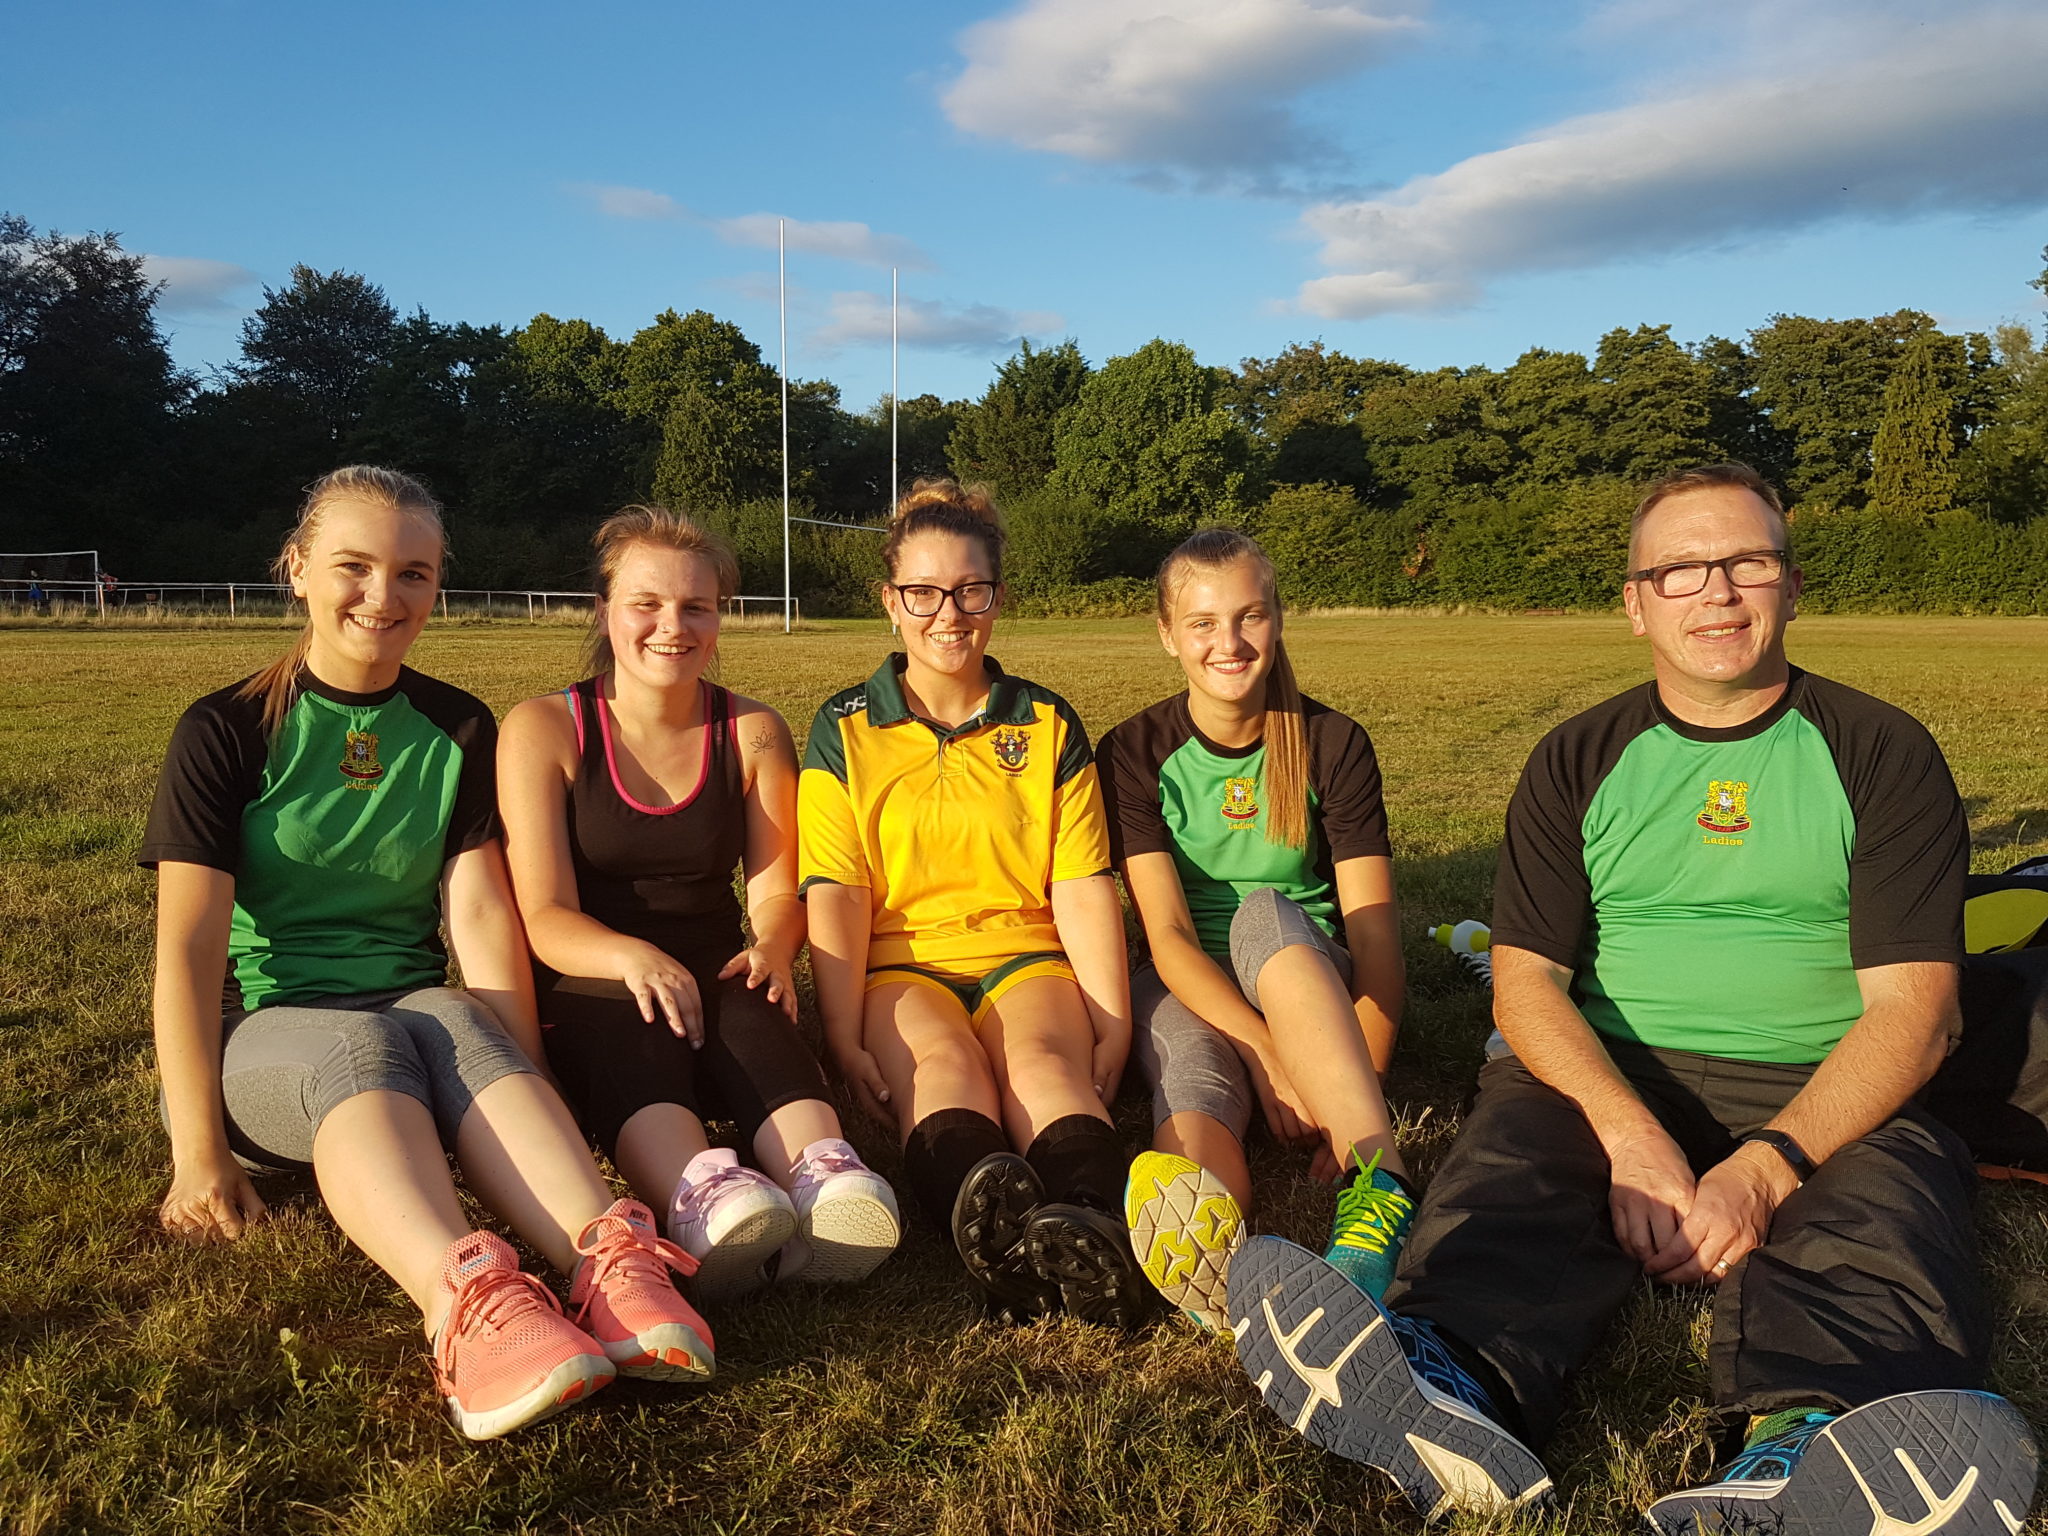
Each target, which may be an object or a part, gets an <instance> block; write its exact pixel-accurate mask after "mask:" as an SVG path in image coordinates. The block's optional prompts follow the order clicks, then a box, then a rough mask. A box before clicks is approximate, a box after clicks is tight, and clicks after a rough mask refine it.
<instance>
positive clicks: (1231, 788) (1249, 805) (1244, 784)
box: [1222, 779, 1259, 823]
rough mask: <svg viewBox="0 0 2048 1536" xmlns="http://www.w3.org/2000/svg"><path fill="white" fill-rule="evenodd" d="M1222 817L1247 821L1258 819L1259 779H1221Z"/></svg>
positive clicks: (1235, 820) (1234, 820)
mask: <svg viewBox="0 0 2048 1536" xmlns="http://www.w3.org/2000/svg"><path fill="white" fill-rule="evenodd" d="M1222 811H1223V819H1224V820H1225V821H1233V822H1240V823H1242V822H1249V821H1255V820H1257V819H1258V814H1259V781H1258V780H1257V779H1225V780H1224V781H1223V805H1222Z"/></svg>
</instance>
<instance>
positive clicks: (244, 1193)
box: [141, 465, 711, 1439]
mask: <svg viewBox="0 0 2048 1536" xmlns="http://www.w3.org/2000/svg"><path fill="white" fill-rule="evenodd" d="M443 552H444V551H443V542H442V535H441V520H440V509H439V508H438V507H437V506H436V505H435V503H434V500H433V498H432V497H431V496H429V495H428V494H427V492H426V491H425V490H424V489H423V488H422V487H421V486H420V485H419V484H418V483H417V482H415V481H413V480H410V479H408V478H407V477H406V476H404V475H401V474H398V473H397V472H395V471H393V470H388V469H377V468H373V467H369V466H364V465H356V466H351V467H349V468H346V469H338V470H336V471H334V472H333V473H332V474H330V475H327V476H325V477H324V478H322V479H321V480H320V481H318V482H317V483H316V484H315V485H314V486H313V487H312V488H311V491H310V494H309V495H308V496H307V498H306V502H305V505H304V508H303V509H302V511H301V513H300V516H299V521H298V526H297V527H296V528H295V529H294V530H293V531H292V534H291V537H290V538H289V540H288V541H287V542H286V544H285V548H284V553H283V555H282V556H281V557H280V558H279V562H278V570H279V575H280V578H281V579H282V580H284V581H287V582H289V583H290V585H291V589H292V591H293V593H294V595H295V596H297V597H298V598H299V599H300V600H301V601H303V602H304V603H305V605H306V614H307V623H306V627H305V629H304V630H303V631H302V632H301V633H300V635H299V638H298V641H297V642H296V643H295V644H294V645H293V647H292V649H291V651H290V652H289V653H288V654H287V655H286V656H284V657H283V658H282V659H280V660H279V661H277V662H276V663H274V664H273V665H271V666H269V667H266V668H265V669H264V670H263V671H261V672H259V673H257V674H256V675H255V676H254V677H251V678H248V679H245V680H244V681H243V682H241V683H237V684H234V685H232V686H230V687H227V688H224V689H222V690H220V691H219V692H218V693H213V694H209V695H208V696H207V697H205V698H203V699H201V700H199V701H198V702H197V703H196V704H194V705H192V707H191V708H189V709H188V710H186V711H185V714H184V716H183V718H182V719H180V720H179V722H178V726H177V730H176V731H175V733H174V734H173V736H172V738H171V745H170V752H169V755H168V758H167V760H166V761H165V763H164V768H163V773H162V776H161V778H160V779H159V781H158V784H157V791H156V800H155V804H154V805H153V807H152V808H151V811H150V817H149V827H148V830H147V832H146V833H145V835H144V841H143V847H142V853H141V861H142V863H144V864H145V865H147V866H150V867H152V868H154V869H155V870H156V871H157V952H156V1007H155V1012H156V1045H157V1065H158V1069H159V1071H160V1073H161V1075H162V1079H163V1108H164V1119H165V1123H166V1125H167V1126H168V1128H169V1130H170V1139H171V1162H172V1174H171V1188H170V1193H169V1194H168V1195H167V1196H166V1197H165V1199H164V1202H163V1209H162V1212H161V1219H162V1222H163V1225H164V1227H165V1229H166V1230H168V1231H169V1232H170V1233H171V1234H172V1235H173V1236H176V1237H179V1238H182V1239H184V1240H186V1241H188V1242H213V1241H232V1240H233V1239H236V1238H238V1237H240V1236H241V1235H242V1233H243V1232H244V1231H245V1230H246V1228H247V1227H248V1225H249V1224H250V1223H251V1222H253V1221H256V1220H259V1219H260V1218H261V1217H263V1216H264V1215H265V1214H266V1212H265V1209H264V1204H263V1201H262V1199H261V1197H259V1196H258V1195H257V1193H256V1189H255V1186H254V1185H253V1184H252V1183H251V1182H250V1177H249V1171H250V1169H252V1168H255V1169H259V1170H260V1169H262V1168H279V1169H300V1170H303V1169H308V1168H310V1169H311V1170H312V1173H313V1175H314V1177H315V1178H316V1179H317V1180H318V1182H319V1186H320V1192H321V1194H322V1195H323V1196H324V1197H325V1198H326V1201H327V1207H328V1210H329V1211H330V1213H331V1214H332V1215H333V1216H334V1219H335V1221H336V1222H337V1223H338V1224H339V1225H340V1227H341V1229H342V1231H343V1232H345V1233H347V1235H348V1236H349V1238H350V1239H351V1240H352V1241H354V1243H355V1244H356V1246H357V1247H359V1248H361V1249H362V1250H363V1252H364V1253H365V1254H367V1255H368V1256H369V1257H370V1259H371V1260H372V1261H373V1262H375V1263H376V1264H377V1266H378V1267H379V1268H381V1269H383V1270H384V1271H385V1273H387V1274H388V1275H390V1276H391V1277H392V1278H393V1279H394V1280H396V1281H397V1282H398V1284H399V1285H400V1286H401V1287H403V1288H404V1290H405V1291H406V1293H407V1294H408V1295H409V1296H410V1297H411V1298H412V1300H413V1301H414V1302H415V1303H417V1304H418V1306H419V1308H420V1310H421V1312H422V1313H423V1314H424V1320H425V1326H426V1331H427V1334H428V1337H429V1338H430V1339H431V1340H432V1341H433V1368H434V1378H435V1381H436V1383H437V1385H438V1387H439V1390H440V1392H441V1394H442V1397H443V1399H444V1400H445V1402H446V1404H447V1407H448V1410H449V1412H450V1414H451V1415H452V1416H453V1418H454V1420H455V1423H456V1425H457V1427H458V1428H460V1429H461V1431H462V1432H463V1433H464V1434H465V1435H468V1436H469V1437H471V1438H472V1439H487V1438H490V1437H493V1436H497V1435H502V1434H505V1433H507V1432H508V1431H510V1430H513V1429H516V1428H518V1427H519V1426H521V1425H523V1424H527V1423H530V1422H532V1421H533V1420H535V1419H538V1418H542V1417H545V1416H546V1415H548V1414H550V1413H553V1412H555V1411H556V1410H557V1409H560V1408H564V1407H567V1406H568V1405H569V1404H571V1403H574V1402H577V1401H579V1400H580V1399H582V1398H584V1397H587V1396H588V1395H589V1394H590V1393H591V1392H592V1391H594V1390H595V1389H597V1388H598V1387H601V1386H603V1385H604V1384H605V1383H606V1382H608V1381H610V1380H611V1379H612V1377H613V1376H614V1375H617V1374H623V1375H630V1376H651V1377H657V1378H662V1379H671V1380H687V1379H696V1378H702V1377H704V1376H708V1375H709V1374H710V1372H711V1334H710V1332H709V1330H708V1329H706V1328H705V1327H704V1324H703V1322H702V1320H701V1319H700V1318H698V1316H697V1314H696V1313H695V1312H693V1311H692V1310H691V1309H690V1307H689V1304H688V1303H687V1302H685V1301H684V1300H683V1298H682V1297H681V1295H679V1294H678V1293H677V1291H676V1289H675V1286H674V1284H673V1283H672V1281H671V1278H670V1271H671V1270H677V1271H681V1272H683V1273H685V1274H687V1273H688V1272H689V1270H690V1269H691V1268H692V1267H693V1265H692V1263H691V1261H690V1260H689V1258H688V1257H687V1256H686V1255H684V1254H683V1253H681V1252H680V1251H679V1250H678V1249H676V1248H675V1247H674V1246H673V1245H671V1244H669V1243H666V1242H663V1241H661V1240H660V1239H659V1238H658V1237H657V1236H656V1235H655V1233H654V1230H653V1224H652V1219H651V1217H650V1215H649V1213H648V1211H647V1210H646V1208H645V1207H643V1206H641V1205H639V1204H638V1203H637V1202H634V1201H630V1200H620V1201H614V1200H613V1199H612V1196H611V1191H610V1190H609V1189H608V1188H607V1187H606V1185H605V1182H604V1179H603V1178H602V1176H601V1175H600V1174H599V1173H598V1170H597V1166H596V1164H595V1163H594V1162H593V1161H592V1159H591V1157H590V1153H589V1151H588V1150H587V1148H586V1147H585V1146H584V1143H583V1138H582V1137H581V1136H580V1135H579V1134H578V1132H577V1130H576V1125H575V1122H574V1120H573V1119H571V1118H570V1115H569V1112H568V1109H567V1107H566V1106H565V1105H564V1104H563V1103H562V1101H561V1099H560V1097H559V1096H557V1094H556V1093H555V1090H554V1089H553V1087H551V1086H550V1085H549V1083H548V1082H547V1080H546V1079H545V1078H543V1077H541V1076H540V1075H539V1074H538V1073H537V1072H536V1070H535V1067H534V1063H535V1062H537V1061H538V1060H539V1059H540V1035H539V1029H538V1026H537V1024H536V1022H535V1018H534V1003H533V984H532V978H531V974H530V971H529V969H528V964H527V958H526V946H525V944H524V942H523V939H522V936H521V933H520V927H519V916H518V913H517V912H516V911H515V910H514V909H513V906H512V898H511V892H510V890H509V889H508V888H507V884H506V877H505V865H504V859H503V856H502V854H501V852H500V845H499V834H498V817H497V798H496V792H495V787H494V783H493V777H492V757H493V752H494V749H495V745H496V740H497V731H496V727H495V724H494V723H493V721H492V719H491V714H490V711H489V710H488V709H486V708H485V707H484V705H483V704H482V703H480V702H479V701H478V700H476V699H474V698H472V697H471V696H470V695H468V694H466V693H464V692H462V691H461V690H460V689H458V688H452V687H450V686H449V685H448V684H446V683H441V682H436V681H435V680H434V679H432V678H430V677H423V676H421V675H420V674H419V673H417V672H415V671H413V670H412V669H411V668H409V667H407V666H406V665H405V664H404V661H405V655H406V653H407V651H408V650H409V649H410V648H411V646H412V643H413V640H414V639H415V638H416V637H417V636H418V634H419V632H420V629H421V627H422V626H423V625H424V624H425V623H426V621H427V617H428V615H429V614H430V613H431V612H432V611H433V606H434V599H435V595H436V594H437V592H438V591H439V589H440V581H441V562H442V555H443ZM444 919H445V922H446V928H447V935H448V946H447V949H444V948H443V947H442V941H441V929H442V926H443V921H444ZM451 950H452V951H453V956H454V959H455V960H456V961H457V963H458V964H460V966H461V967H462V977H463V981H464V984H465V985H464V987H463V988H462V989H459V990H458V989H456V988H453V987H450V986H448V985H447V973H448V960H449V951H451ZM223 975H225V977H226V996H225V998H223V992H222V977H223ZM451 1152H452V1153H453V1154H454V1156H455V1160H456V1162H457V1164H458V1165H459V1166H460V1167H461V1169H462V1172H463V1176H464V1178H465V1180H466V1181H467V1183H468V1185H469V1188H470V1190H471V1192H472V1193H473V1194H475V1196H476V1197H477V1198H478V1199H479V1200H480V1201H482V1202H483V1204H484V1205H486V1206H487V1207H489V1208H490V1209H491V1210H492V1211H494V1212H495V1213H496V1214H497V1215H498V1216H500V1217H501V1218H502V1219H503V1220H504V1221H505V1222H506V1223H507V1224H508V1225H510V1226H511V1227H512V1228H513V1229H514V1230H515V1231H516V1232H518V1233H519V1235H520V1236H521V1237H522V1238H524V1239H525V1240H526V1241H527V1242H528V1243H529V1244H531V1245H532V1246H533V1247H534V1248H536V1249H538V1250H540V1252H541V1253H543V1254H545V1255H546V1256H547V1258H548V1259H549V1260H550V1261H551V1262H552V1263H554V1265H555V1266H556V1267H557V1268H558V1269H560V1270H561V1271H562V1272H563V1273H564V1274H565V1275H567V1276H569V1278H570V1288H569V1300H570V1306H571V1308H572V1309H573V1310H571V1311H570V1312H569V1313H567V1314H565V1313H564V1310H563V1307H562V1304H561V1302H560V1301H558V1300H557V1299H556V1297H555V1295H554V1293H553V1292H552V1291H550V1290H549V1289H548V1288H547V1287H546V1286H545V1285H543V1284H542V1283H541V1281H540V1280H539V1279H537V1278H536V1277H534V1276H532V1275H529V1274H527V1273H525V1272H524V1271H522V1270H521V1268H520V1267H519V1260H518V1257H517V1255H516V1254H515V1253H514V1252H513V1250H512V1248H511V1246H510V1245H509V1244H507V1243H506V1242H505V1241H504V1240H503V1239H502V1238H499V1237H497V1236H496V1235H494V1234H492V1233H489V1232H479V1231H473V1230H471V1228H470V1225H469V1221H468V1219H467V1217H466V1216H465V1215H464V1213H463V1208H462V1202H461V1200H460V1199H459V1198H458V1196H457V1194H456V1190H455V1185H454V1182H453V1180H452V1179H451V1178H450V1177H449V1172H448V1156H447V1155H448V1154H449V1153H451Z"/></svg>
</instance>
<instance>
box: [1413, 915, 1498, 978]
mask: <svg viewBox="0 0 2048 1536" xmlns="http://www.w3.org/2000/svg"><path fill="white" fill-rule="evenodd" d="M1429 936H1430V937H1431V938H1432V939H1435V940H1436V941H1437V943H1439V944H1441V945H1443V947H1444V948H1445V949H1448V950H1449V951H1450V952H1451V953H1452V954H1454V955H1456V956H1457V957H1458V963H1459V964H1460V965H1462V966H1464V967H1465V969H1466V970H1468V971H1470V972H1471V973H1472V974H1473V975H1474V976H1476V977H1478V978H1479V979H1480V980H1481V981H1483V982H1485V983H1486V985H1488V986H1489V987H1490V986H1492V985H1493V956H1492V954H1491V953H1489V951H1490V950H1491V949H1492V947H1493V930H1492V929H1491V928H1489V927H1487V926H1486V924H1484V923H1482V922H1479V921H1477V920H1476V919H1474V918H1469V917H1468V918H1466V919H1465V921H1464V922H1462V923H1438V924H1437V925H1436V926H1435V927H1434V928H1432V929H1430V930H1429Z"/></svg>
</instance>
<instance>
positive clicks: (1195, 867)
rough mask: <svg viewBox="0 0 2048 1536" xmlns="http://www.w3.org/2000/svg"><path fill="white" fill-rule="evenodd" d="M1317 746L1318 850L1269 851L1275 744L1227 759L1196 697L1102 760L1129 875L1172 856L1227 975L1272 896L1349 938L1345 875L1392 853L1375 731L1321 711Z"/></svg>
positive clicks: (1128, 725) (1105, 749)
mask: <svg viewBox="0 0 2048 1536" xmlns="http://www.w3.org/2000/svg"><path fill="white" fill-rule="evenodd" d="M1301 712H1302V724H1303V726H1304V727H1305V729H1306V731H1307V735H1308V783H1309V797H1308V798H1309V838H1308V846H1307V847H1306V848H1289V847H1288V846H1286V845H1285V844H1284V843H1270V842H1268V841H1266V818H1265V813H1266V805H1265V795H1264V791H1263V787H1262V786H1263V784H1264V778H1263V775H1264V772H1265V767H1266V744H1265V742H1264V741H1263V740H1261V741H1257V742H1254V743H1253V744H1252V745H1251V746H1249V747H1226V746H1222V745H1220V744H1219V743H1217V742H1214V741H1211V740H1210V739H1209V738H1208V737H1207V736H1204V735H1203V734H1202V732H1201V731H1200V730H1199V729H1198V728H1197V727H1196V725H1195V722H1194V718H1193V716H1191V715H1190V714H1189V713H1188V696H1187V694H1186V692H1184V691H1183V692H1181V693H1177V694H1175V695H1174V696H1173V697H1172V698H1170V699H1161V700H1160V701H1159V702H1158V703H1157V704H1154V705H1153V706H1152V707H1151V708H1150V709H1146V710H1141V711H1140V712H1139V713H1137V714H1135V715H1133V716H1131V718H1130V719H1128V720H1126V721H1124V723H1123V724H1122V725H1119V726H1117V727H1115V728H1114V729H1113V730H1111V731H1110V732H1109V734H1107V735H1106V736H1104V737H1103V738H1102V740H1101V742H1100V743H1099V744H1098V745H1097V747H1096V749H1095V753H1096V766H1097V770H1098V771H1099V772H1100V774H1101V775H1102V790H1103V797H1104V799H1105V800H1106V801H1107V802H1108V807H1109V837H1110V850H1111V853H1112V854H1113V856H1114V857H1115V859H1116V862H1117V865H1118V867H1122V865H1123V862H1124V860H1126V859H1128V858H1129V857H1130V856H1131V855H1132V854H1137V853H1170V854H1172V855H1173V864H1174V868H1175V869H1176V870H1177V871H1179V873H1180V884H1181V889H1182V890H1183V891H1184V892H1185V893H1186V894H1187V899H1188V915H1189V916H1190V917H1191V918H1193V919H1194V923H1195V935H1196V937H1197V938H1198V939H1199V940H1200V941H1201V945H1202V948H1203V949H1204V950H1206V951H1207V952H1208V953H1209V954H1210V955H1211V956H1213V957H1215V958H1216V959H1217V960H1218V961H1219V962H1221V963H1222V964H1223V965H1224V966H1225V967H1226V969H1227V968H1228V966H1229V957H1230V920H1231V919H1232V918H1233V917H1235V916H1236V915H1237V909H1238V906H1239V904H1240V903H1241V902H1243V900H1244V898H1245V897H1246V896H1247V895H1249V894H1250V893H1251V892H1253V891H1256V890H1260V889H1262V888H1265V887H1271V888H1272V889H1274V890H1277V891H1279V892H1280V893H1281V894H1282V895H1285V896H1289V897H1292V898H1293V899H1294V900H1295V901H1296V902H1298V903H1300V905H1301V906H1302V908H1303V909H1304V910H1306V911H1307V913H1308V914H1309V916H1310V917H1312V918H1314V919H1315V921H1316V923H1317V925H1318V926H1320V927H1321V928H1322V930H1323V931H1324V932H1325V933H1327V934H1329V935H1330V936H1331V937H1332V938H1334V939H1337V940H1339V941H1340V942H1341V941H1342V939H1343V937H1344V929H1343V916H1342V914H1341V913H1340V912H1339V911H1338V908H1337V875H1336V865H1337V863H1338V862H1339V861H1341V860H1344V859H1356V858H1369V857H1372V856H1375V855H1385V854H1387V853H1389V852H1391V849H1390V848H1389V845H1388V843H1387V813H1386V807H1385V806H1384V805H1382V804H1381V802H1380V767H1379V760H1378V759H1377V758H1376V757H1374V755H1373V750H1372V742H1371V740H1370V739H1368V738H1367V736H1366V734H1365V730H1364V728H1363V727H1362V726H1360V725H1359V724H1358V722H1357V721H1355V720H1353V719H1352V718H1351V717H1350V716H1348V715H1344V714H1340V713H1339V712H1338V711H1336V710H1334V709H1331V708H1329V707H1328V706H1327V705H1323V704H1318V703H1317V702H1316V701H1315V700H1313V699H1303V700H1302V701H1301Z"/></svg>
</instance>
